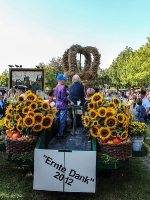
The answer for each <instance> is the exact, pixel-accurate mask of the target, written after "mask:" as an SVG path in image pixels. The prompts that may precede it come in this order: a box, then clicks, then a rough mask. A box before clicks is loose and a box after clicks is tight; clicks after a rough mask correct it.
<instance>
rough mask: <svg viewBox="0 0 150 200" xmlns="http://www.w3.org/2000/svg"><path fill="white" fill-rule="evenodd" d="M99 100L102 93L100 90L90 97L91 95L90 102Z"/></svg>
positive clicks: (101, 97) (101, 98)
mask: <svg viewBox="0 0 150 200" xmlns="http://www.w3.org/2000/svg"><path fill="white" fill-rule="evenodd" d="M99 100H101V101H102V100H103V95H102V94H101V93H100V92H96V93H95V94H94V95H93V96H92V97H91V102H92V103H95V102H97V101H99Z"/></svg>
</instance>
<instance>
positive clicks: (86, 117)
mask: <svg viewBox="0 0 150 200" xmlns="http://www.w3.org/2000/svg"><path fill="white" fill-rule="evenodd" d="M89 124H90V119H89V117H88V116H85V117H84V126H86V127H87V126H89Z"/></svg>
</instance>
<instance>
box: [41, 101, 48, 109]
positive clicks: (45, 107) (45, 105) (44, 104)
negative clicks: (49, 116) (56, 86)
mask: <svg viewBox="0 0 150 200" xmlns="http://www.w3.org/2000/svg"><path fill="white" fill-rule="evenodd" d="M42 109H43V110H50V105H49V103H48V102H43V103H42Z"/></svg>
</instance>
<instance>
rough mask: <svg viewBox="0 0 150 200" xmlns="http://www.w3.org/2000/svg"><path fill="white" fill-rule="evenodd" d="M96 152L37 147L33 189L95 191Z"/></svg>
mask: <svg viewBox="0 0 150 200" xmlns="http://www.w3.org/2000/svg"><path fill="white" fill-rule="evenodd" d="M95 186H96V151H72V152H59V151H58V150H50V149H49V150H47V149H35V153H34V182H33V189H34V190H48V191H60V192H88V193H95Z"/></svg>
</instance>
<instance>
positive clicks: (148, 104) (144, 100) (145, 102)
mask: <svg viewBox="0 0 150 200" xmlns="http://www.w3.org/2000/svg"><path fill="white" fill-rule="evenodd" d="M140 97H141V98H142V105H143V106H144V107H145V109H146V117H145V121H147V115H148V112H149V111H150V102H149V100H148V98H147V97H146V91H145V90H141V92H140Z"/></svg>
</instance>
